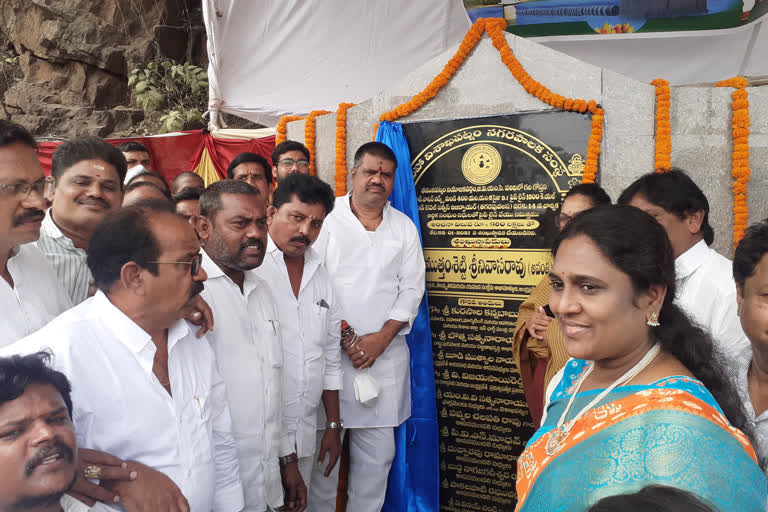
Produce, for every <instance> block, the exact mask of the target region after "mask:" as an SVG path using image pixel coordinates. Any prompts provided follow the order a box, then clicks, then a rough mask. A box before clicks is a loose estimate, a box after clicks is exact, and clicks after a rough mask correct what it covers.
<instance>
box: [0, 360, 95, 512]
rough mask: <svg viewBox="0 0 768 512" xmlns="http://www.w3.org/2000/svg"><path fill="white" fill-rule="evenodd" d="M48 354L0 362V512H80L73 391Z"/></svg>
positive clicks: (83, 506)
mask: <svg viewBox="0 0 768 512" xmlns="http://www.w3.org/2000/svg"><path fill="white" fill-rule="evenodd" d="M48 359H49V356H48V354H45V353H38V354H30V355H28V356H23V357H21V356H13V357H9V358H0V474H1V475H3V478H2V479H0V510H3V511H10V510H14V511H30V512H31V511H37V512H61V511H62V510H63V511H64V512H82V511H85V510H88V507H87V506H85V505H84V504H83V503H81V502H79V501H77V500H75V499H73V498H71V497H70V496H68V495H67V494H65V493H66V492H67V491H69V490H70V489H71V488H72V485H73V484H74V482H75V479H76V471H77V468H76V459H77V444H76V442H75V430H74V427H73V425H72V400H71V397H70V393H71V387H70V385H69V381H68V380H67V378H66V377H65V376H64V375H63V374H62V373H60V372H57V371H55V370H53V369H52V368H50V367H49V366H48V364H47V363H48Z"/></svg>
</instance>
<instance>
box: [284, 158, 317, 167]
mask: <svg viewBox="0 0 768 512" xmlns="http://www.w3.org/2000/svg"><path fill="white" fill-rule="evenodd" d="M294 164H296V165H297V166H299V167H302V168H304V167H309V160H294V159H293V158H286V159H284V160H280V161H279V162H277V165H282V166H283V167H293V165H294Z"/></svg>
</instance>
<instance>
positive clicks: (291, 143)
mask: <svg viewBox="0 0 768 512" xmlns="http://www.w3.org/2000/svg"><path fill="white" fill-rule="evenodd" d="M294 172H298V173H301V174H309V150H308V149H307V148H306V146H304V144H302V143H301V142H296V141H295V140H286V141H283V142H281V143H280V144H278V145H277V146H275V149H274V151H272V176H273V177H274V179H275V183H280V181H282V180H283V179H285V177H286V176H288V175H289V174H293V173H294Z"/></svg>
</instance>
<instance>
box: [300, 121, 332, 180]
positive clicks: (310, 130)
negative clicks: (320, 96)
mask: <svg viewBox="0 0 768 512" xmlns="http://www.w3.org/2000/svg"><path fill="white" fill-rule="evenodd" d="M330 113H331V111H330V110H313V111H312V112H310V113H309V115H308V116H307V117H306V120H305V121H304V145H305V146H306V147H307V151H309V174H310V175H311V176H314V175H315V174H316V172H317V167H316V165H315V124H316V122H315V118H317V116H323V115H325V114H330Z"/></svg>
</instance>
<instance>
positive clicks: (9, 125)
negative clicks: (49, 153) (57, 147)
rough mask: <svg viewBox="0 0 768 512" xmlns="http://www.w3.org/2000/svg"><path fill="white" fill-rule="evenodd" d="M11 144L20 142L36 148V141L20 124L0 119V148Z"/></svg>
mask: <svg viewBox="0 0 768 512" xmlns="http://www.w3.org/2000/svg"><path fill="white" fill-rule="evenodd" d="M11 144H22V145H24V146H27V147H29V148H32V149H34V150H37V142H35V138H34V137H33V136H32V134H31V133H29V131H28V130H27V129H26V128H24V127H23V126H21V125H20V124H17V123H13V122H11V121H6V120H5V119H0V148H3V147H5V146H10V145H11Z"/></svg>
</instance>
